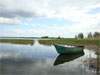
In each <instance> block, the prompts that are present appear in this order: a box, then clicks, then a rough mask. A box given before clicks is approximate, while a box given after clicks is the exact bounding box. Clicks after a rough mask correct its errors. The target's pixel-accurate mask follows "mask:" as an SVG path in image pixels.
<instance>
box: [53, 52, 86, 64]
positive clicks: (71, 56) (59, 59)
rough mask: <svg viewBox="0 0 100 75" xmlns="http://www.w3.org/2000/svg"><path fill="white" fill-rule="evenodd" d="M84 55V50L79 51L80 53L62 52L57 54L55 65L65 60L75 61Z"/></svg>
mask: <svg viewBox="0 0 100 75" xmlns="http://www.w3.org/2000/svg"><path fill="white" fill-rule="evenodd" d="M83 55H84V52H82V53H79V54H60V55H58V56H57V58H56V60H55V62H54V66H56V65H60V64H63V63H65V62H70V61H73V60H74V59H76V58H79V57H81V56H83Z"/></svg>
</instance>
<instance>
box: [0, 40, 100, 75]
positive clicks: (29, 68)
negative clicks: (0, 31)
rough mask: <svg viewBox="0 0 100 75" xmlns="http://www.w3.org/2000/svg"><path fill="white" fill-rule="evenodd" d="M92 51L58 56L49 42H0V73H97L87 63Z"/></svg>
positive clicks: (14, 74)
mask: <svg viewBox="0 0 100 75" xmlns="http://www.w3.org/2000/svg"><path fill="white" fill-rule="evenodd" d="M90 58H91V59H96V58H97V55H96V54H95V52H94V51H92V50H88V49H84V54H79V55H59V54H58V53H57V52H56V49H55V47H54V46H53V45H51V46H46V45H42V44H39V43H38V42H37V41H35V43H34V44H33V45H29V44H28V45H20V44H11V43H0V75H99V74H98V73H97V71H96V70H94V69H92V68H91V67H90V66H91V65H89V62H87V61H89V59H90ZM98 71H99V70H98Z"/></svg>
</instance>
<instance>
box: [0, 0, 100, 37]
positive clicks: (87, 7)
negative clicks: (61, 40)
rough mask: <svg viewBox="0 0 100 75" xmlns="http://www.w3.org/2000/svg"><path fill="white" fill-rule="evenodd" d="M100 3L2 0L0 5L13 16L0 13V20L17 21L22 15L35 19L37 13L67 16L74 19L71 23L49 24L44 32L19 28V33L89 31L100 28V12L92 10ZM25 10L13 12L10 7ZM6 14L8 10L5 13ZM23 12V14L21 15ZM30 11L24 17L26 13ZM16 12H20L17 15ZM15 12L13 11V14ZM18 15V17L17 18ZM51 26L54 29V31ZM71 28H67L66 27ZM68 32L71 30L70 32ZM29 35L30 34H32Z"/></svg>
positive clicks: (56, 16)
mask: <svg viewBox="0 0 100 75" xmlns="http://www.w3.org/2000/svg"><path fill="white" fill-rule="evenodd" d="M97 7H100V0H9V1H8V0H1V1H0V8H1V9H2V10H3V9H5V10H6V9H7V10H10V12H9V14H10V13H15V14H13V16H14V18H15V19H13V18H8V17H7V16H9V15H6V16H5V18H4V17H3V16H2V15H1V17H0V23H1V24H2V23H4V24H16V23H17V24H18V23H21V22H22V21H21V18H23V19H26V18H27V20H30V19H31V21H32V18H33V17H34V16H38V17H41V16H45V17H47V18H63V19H65V20H71V21H72V22H73V24H72V25H71V26H68V25H66V26H53V27H50V26H49V27H48V26H47V27H46V28H45V29H40V31H41V33H40V32H39V31H37V29H38V28H37V29H36V30H35V29H34V30H31V29H30V30H27V31H23V30H18V31H16V30H15V31H16V33H17V34H18V35H19V34H23V33H24V34H25V33H29V35H31V34H33V33H34V34H39V35H42V34H43V35H44V34H45V35H50V34H52V35H54V36H55V35H61V36H67V34H68V36H71V35H73V34H77V33H79V32H83V33H85V34H87V33H88V32H95V31H99V32H100V30H99V29H100V25H99V24H100V22H99V20H100V13H98V14H89V13H88V12H90V11H91V10H92V9H95V8H97ZM13 10H14V11H15V10H16V11H17V10H20V11H25V12H21V13H18V11H17V13H16V12H11V11H13ZM6 14H7V13H6ZM22 14H24V16H23V15H22ZM28 14H29V15H30V16H29V17H30V18H29V17H25V15H28ZM16 15H17V16H16ZM10 16H12V15H10ZM16 18H18V19H16ZM51 30H52V31H51ZM67 30H68V31H67ZM67 32H68V33H67ZM69 33H71V35H70V34H69ZM29 35H27V36H29Z"/></svg>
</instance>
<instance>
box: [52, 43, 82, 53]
mask: <svg viewBox="0 0 100 75" xmlns="http://www.w3.org/2000/svg"><path fill="white" fill-rule="evenodd" d="M54 46H55V48H56V51H57V52H58V53H59V54H77V53H81V52H83V49H84V46H63V45H54Z"/></svg>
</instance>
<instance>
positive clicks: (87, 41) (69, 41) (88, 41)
mask: <svg viewBox="0 0 100 75" xmlns="http://www.w3.org/2000/svg"><path fill="white" fill-rule="evenodd" d="M39 43H40V44H46V45H51V44H67V45H96V46H100V39H72V38H67V39H51V40H39Z"/></svg>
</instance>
